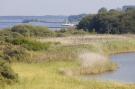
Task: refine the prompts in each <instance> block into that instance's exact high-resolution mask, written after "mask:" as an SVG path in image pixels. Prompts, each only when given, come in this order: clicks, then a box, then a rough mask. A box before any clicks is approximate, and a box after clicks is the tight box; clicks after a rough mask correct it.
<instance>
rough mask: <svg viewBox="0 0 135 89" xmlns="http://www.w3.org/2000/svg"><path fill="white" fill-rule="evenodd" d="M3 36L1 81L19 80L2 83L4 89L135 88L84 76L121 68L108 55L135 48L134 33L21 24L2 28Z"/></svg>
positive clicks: (0, 57)
mask: <svg viewBox="0 0 135 89" xmlns="http://www.w3.org/2000/svg"><path fill="white" fill-rule="evenodd" d="M38 29H40V31H38ZM94 34H95V33H94ZM73 35H74V36H73ZM0 38H1V39H0V42H1V45H0V49H1V50H0V83H1V81H2V82H3V81H6V82H3V83H5V84H6V83H9V81H7V80H10V81H11V82H17V81H18V82H17V83H16V84H13V85H7V84H6V86H2V88H3V89H66V88H69V89H89V88H93V89H105V88H108V89H134V88H135V86H134V85H128V84H119V83H111V82H109V83H106V82H98V81H94V80H89V81H86V80H81V79H80V75H82V74H83V75H88V74H99V73H104V72H108V71H114V70H115V69H117V66H118V65H117V64H115V63H113V62H111V60H109V57H108V56H109V55H111V54H114V53H119V52H127V51H128V52H129V51H135V40H134V37H133V36H132V35H130V36H128V35H120V36H118V35H93V34H91V35H90V33H87V32H85V31H82V30H80V31H78V30H73V29H70V30H61V31H50V30H46V29H45V28H42V27H35V26H29V25H19V26H15V27H13V28H9V29H5V30H1V31H0ZM129 45H130V46H129ZM1 61H2V62H1ZM3 61H4V62H3ZM10 65H11V67H10ZM11 68H12V69H13V70H14V71H15V72H16V73H17V74H18V76H19V79H18V77H17V74H16V73H14V71H13V70H12V69H11ZM3 73H4V75H3ZM75 76H76V77H77V79H76V77H75ZM1 84H2V83H1ZM52 84H53V86H52ZM2 85H4V84H2ZM60 85H61V86H60Z"/></svg>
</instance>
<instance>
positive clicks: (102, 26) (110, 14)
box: [77, 8, 135, 34]
mask: <svg viewBox="0 0 135 89" xmlns="http://www.w3.org/2000/svg"><path fill="white" fill-rule="evenodd" d="M134 16H135V10H129V11H126V12H123V11H118V10H114V9H111V10H110V11H107V9H106V8H101V9H100V10H99V13H98V14H95V15H89V16H86V17H85V18H83V19H82V20H81V21H80V23H79V25H78V26H77V27H78V29H84V30H85V31H89V32H92V31H93V30H94V31H95V32H97V33H100V34H105V33H107V34H125V33H135V26H134V24H135V18H134Z"/></svg>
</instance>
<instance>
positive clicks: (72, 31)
mask: <svg viewBox="0 0 135 89" xmlns="http://www.w3.org/2000/svg"><path fill="white" fill-rule="evenodd" d="M85 34H88V32H85V31H83V30H77V29H74V28H69V29H61V30H60V31H57V35H56V36H58V37H65V36H68V35H85Z"/></svg>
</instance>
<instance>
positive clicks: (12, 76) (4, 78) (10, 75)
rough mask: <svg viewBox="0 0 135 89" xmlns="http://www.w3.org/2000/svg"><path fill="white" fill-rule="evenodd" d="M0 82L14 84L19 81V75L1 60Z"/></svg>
mask: <svg viewBox="0 0 135 89" xmlns="http://www.w3.org/2000/svg"><path fill="white" fill-rule="evenodd" d="M0 81H1V82H2V83H8V84H10V83H13V82H17V81H18V75H17V74H16V73H14V71H13V70H12V69H11V67H10V65H9V64H8V63H6V62H5V61H2V60H1V59H0Z"/></svg>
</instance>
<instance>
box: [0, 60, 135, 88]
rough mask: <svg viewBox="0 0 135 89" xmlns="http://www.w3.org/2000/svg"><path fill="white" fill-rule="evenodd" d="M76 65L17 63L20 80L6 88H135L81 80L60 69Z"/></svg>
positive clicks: (14, 65)
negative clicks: (65, 74)
mask: <svg viewBox="0 0 135 89" xmlns="http://www.w3.org/2000/svg"><path fill="white" fill-rule="evenodd" d="M76 66H78V64H76V63H73V62H52V63H39V64H33V63H32V64H26V63H15V64H12V68H13V69H14V70H15V71H16V72H17V73H18V74H19V77H20V82H19V83H17V84H15V85H12V86H6V87H5V89H135V86H134V85H127V84H120V83H114V82H113V83H110V82H108V83H106V82H99V81H94V80H90V81H86V80H80V79H77V78H73V77H71V76H64V75H61V74H60V73H59V71H58V70H59V69H60V68H73V67H76ZM2 89H3V88H2Z"/></svg>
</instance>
